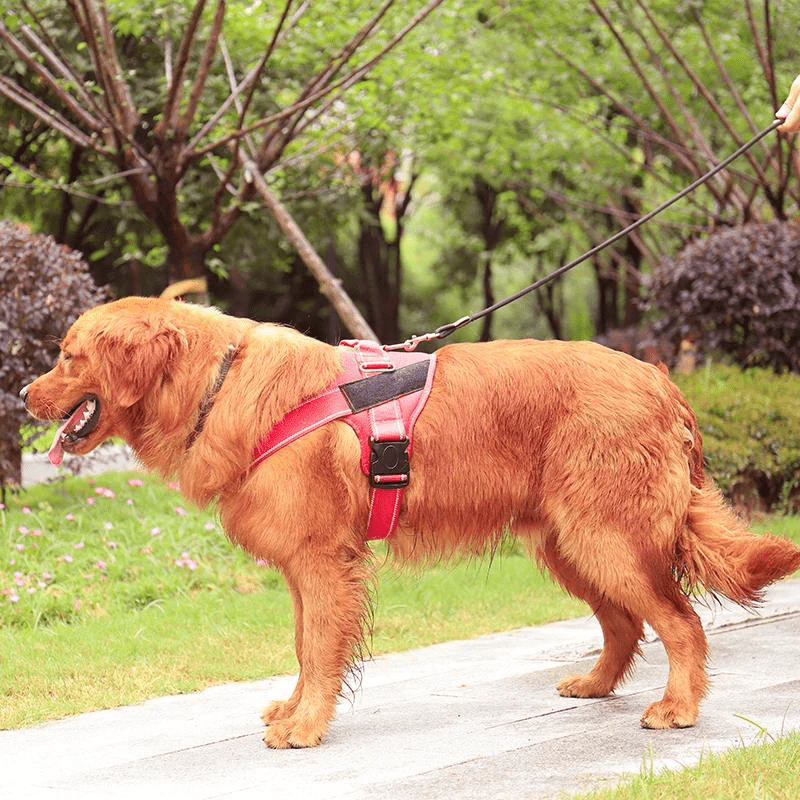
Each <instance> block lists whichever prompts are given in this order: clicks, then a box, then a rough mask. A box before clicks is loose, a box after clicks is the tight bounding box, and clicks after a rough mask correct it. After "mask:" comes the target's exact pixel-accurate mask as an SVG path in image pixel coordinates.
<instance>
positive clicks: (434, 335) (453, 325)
mask: <svg viewBox="0 0 800 800" xmlns="http://www.w3.org/2000/svg"><path fill="white" fill-rule="evenodd" d="M783 122H784V120H782V119H776V120H775V121H774V122H772V123H771V124H770V125H768V126H767V127H766V128H764V130H762V131H761V132H760V133H757V134H756V135H755V136H754V137H753V138H752V139H750V141H749V142H745V143H744V144H743V145H742V146H741V147H739V148H738V150H736V151H734V152H733V153H731V154H730V155H729V156H728V157H727V158H725V159H724V160H723V161H720V163H719V164H717V165H716V166H715V167H712V168H711V169H710V170H709V171H708V172H706V173H705V174H704V175H701V176H700V177H699V178H698V179H697V180H695V181H694V182H692V183H690V184H689V185H688V186H687V187H686V188H685V189H682V190H681V191H680V192H678V193H677V194H676V195H673V196H672V197H671V198H670V199H669V200H667V201H665V202H664V203H662V204H661V205H660V206H657V207H656V208H654V209H653V210H652V211H649V212H648V213H647V214H645V215H644V216H643V217H639V219H637V220H636V221H635V222H632V223H631V224H630V225H628V226H627V227H625V228H623V229H622V230H621V231H618V232H617V233H615V234H614V235H613V236H610V237H609V238H608V239H606V240H605V241H604V242H601V243H600V244H598V245H596V246H595V247H593V248H592V249H591V250H587V251H586V252H585V253H584V254H583V255H582V256H578V258H576V259H574V260H572V261H570V262H569V263H568V264H564V265H563V266H561V267H559V268H558V269H556V270H554V271H553V272H551V273H550V274H549V275H546V276H545V277H544V278H540V279H539V280H538V281H536V282H534V283H532V284H530V285H529V286H526V287H525V288H524V289H520V291H518V292H515V293H514V294H511V295H509V296H508V297H505V298H503V299H502V300H498V301H497V302H496V303H494V304H493V305H491V306H489V307H488V308H484V309H482V310H481V311H476V312H475V313H474V314H468V315H467V316H465V317H461V318H460V319H457V320H455V321H454V322H449V323H447V324H446V325H441V326H439V327H438V328H436V330H435V331H432V332H431V333H424V334H422V335H420V336H412V337H411V338H410V339H406V340H405V342H402V343H400V344H388V345H383V349H384V350H406V351H411V350H415V349H416V347H417V345H418V344H421V343H422V342H431V341H434V340H436V339H444V338H446V337H447V336H450V334H451V333H454V332H455V331H457V330H458V329H459V328H463V327H464V326H465V325H469V324H470V323H471V322H475V321H476V320H479V319H482V318H483V317H486V316H488V315H489V314H491V313H493V312H494V311H497V310H498V309H500V308H503V307H504V306H507V305H509V303H513V302H514V301H515V300H519V299H520V298H522V297H525V295H527V294H530V293H531V292H534V291H536V290H537V289H540V288H541V287H542V286H545V285H546V284H548V283H550V282H551V281H554V280H555V279H556V278H560V277H561V276H562V275H563V274H564V273H565V272H569V270H571V269H572V268H573V267H577V266H578V264H582V263H583V262H584V261H586V260H588V259H590V258H591V257H592V256H594V255H596V254H597V253H599V252H600V251H601V250H605V248H606V247H608V246H609V245H612V244H614V242H616V241H618V240H619V239H621V238H622V237H623V236H627V235H628V234H629V233H632V232H633V231H635V230H636V229H637V228H639V227H641V226H642V225H644V224H645V223H646V222H649V221H650V220H651V219H653V217H656V216H658V215H659V214H660V213H661V212H662V211H666V210H667V209H668V208H669V207H670V206H671V205H673V204H674V203H677V202H678V200H682V199H683V198H684V197H686V195H688V194H691V192H693V191H694V190H695V189H697V188H698V187H699V186H702V185H703V184H704V183H707V182H708V181H709V180H711V178H713V177H714V176H715V175H717V174H718V173H720V172H722V170H723V169H725V167H727V166H728V165H729V164H730V163H731V162H733V161H735V160H736V159H737V158H739V156H741V155H742V154H743V153H746V152H747V151H748V150H749V149H750V148H751V147H753V145H755V144H758V142H760V141H761V140H762V139H763V138H765V137H766V136H768V135H769V134H770V133H772V131H774V130H775V129H776V128H777V127H778V126H779V125H782V124H783Z"/></svg>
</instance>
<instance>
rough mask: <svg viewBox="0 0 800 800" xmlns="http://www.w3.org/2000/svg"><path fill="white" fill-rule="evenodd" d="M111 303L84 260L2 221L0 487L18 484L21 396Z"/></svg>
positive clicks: (49, 239) (52, 241)
mask: <svg viewBox="0 0 800 800" xmlns="http://www.w3.org/2000/svg"><path fill="white" fill-rule="evenodd" d="M105 299H107V293H106V291H105V290H101V289H98V288H97V287H96V286H95V284H94V281H93V280H92V277H91V275H90V274H89V268H88V267H87V265H86V263H85V262H84V261H83V260H82V259H81V257H80V254H79V253H77V252H75V251H74V250H70V248H68V247H65V246H64V245H60V244H58V243H57V242H56V240H55V239H53V238H52V237H51V236H42V235H38V234H33V233H31V232H30V231H29V230H28V229H27V228H25V227H24V226H22V225H18V224H16V223H13V222H8V221H0V354H2V355H0V359H2V360H0V486H2V488H3V490H5V487H6V486H7V485H11V486H16V485H18V484H19V482H20V468H21V463H22V456H21V442H20V427H21V425H22V424H23V422H25V421H26V419H27V415H26V413H25V409H24V406H23V404H22V401H21V400H20V398H19V390H20V389H21V388H22V387H23V386H24V385H25V384H27V383H30V381H32V380H33V379H34V378H35V377H36V376H37V375H40V374H41V373H43V372H46V371H47V370H49V369H50V368H51V367H52V366H53V362H54V361H55V359H56V357H57V355H58V343H59V342H60V341H61V339H62V338H63V336H64V334H65V333H66V331H67V328H69V326H70V325H71V324H72V323H73V322H74V321H75V320H76V319H77V318H78V316H79V315H80V314H81V313H82V312H83V311H85V310H86V309H87V308H90V307H91V306H94V305H97V304H98V303H100V302H102V301H103V300H105Z"/></svg>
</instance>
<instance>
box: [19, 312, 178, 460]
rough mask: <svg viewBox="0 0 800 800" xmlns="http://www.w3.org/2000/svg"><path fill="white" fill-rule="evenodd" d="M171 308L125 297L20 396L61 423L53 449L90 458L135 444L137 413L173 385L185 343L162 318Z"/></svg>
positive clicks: (95, 317)
mask: <svg viewBox="0 0 800 800" xmlns="http://www.w3.org/2000/svg"><path fill="white" fill-rule="evenodd" d="M165 303H170V304H173V305H174V304H175V301H153V300H149V299H145V298H125V299H124V300H118V301H116V302H114V303H108V304H106V305H103V306H98V307H97V308H93V309H91V310H89V311H87V312H86V313H84V314H83V315H81V316H80V317H79V318H78V319H77V320H76V322H75V323H74V324H73V325H72V327H71V328H70V329H69V331H67V334H66V336H65V337H64V340H63V342H62V343H61V353H60V356H59V359H58V362H57V363H56V365H55V367H53V369H52V370H50V372H48V373H46V374H44V375H42V376H41V377H39V378H37V379H36V380H35V381H33V383H31V384H29V385H28V386H26V387H25V388H24V389H23V390H22V391H21V392H20V395H21V397H22V399H23V400H24V402H25V406H26V408H27V409H28V411H29V413H30V414H31V415H32V416H34V417H36V418H38V419H42V420H60V421H61V422H62V424H61V426H60V427H59V429H58V432H57V434H56V436H55V439H54V441H53V445H52V447H51V449H50V460H51V461H52V462H53V463H54V464H58V463H60V462H61V459H62V457H63V453H64V451H67V452H70V453H76V454H83V453H88V452H89V451H90V450H92V449H94V448H95V447H96V446H97V445H98V444H100V443H101V442H103V441H105V440H106V439H108V438H110V437H112V436H122V437H123V438H126V439H128V438H129V432H130V431H129V428H130V421H131V417H132V409H133V408H134V407H135V406H136V405H137V403H139V402H140V401H141V400H142V398H143V397H145V395H147V394H148V393H149V392H150V391H151V390H153V389H154V387H155V386H156V385H157V384H160V383H163V382H164V381H167V380H169V376H170V373H171V371H172V368H173V365H174V364H175V363H176V361H177V360H178V359H179V358H180V356H181V354H182V353H183V352H184V351H185V350H186V336H185V334H184V333H183V331H181V330H180V329H179V328H177V327H175V325H173V324H172V323H171V322H170V321H169V319H167V315H165V314H164V313H163V310H164V309H163V308H162V306H163V305H164V304H165Z"/></svg>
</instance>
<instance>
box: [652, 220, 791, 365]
mask: <svg viewBox="0 0 800 800" xmlns="http://www.w3.org/2000/svg"><path fill="white" fill-rule="evenodd" d="M651 304H652V306H653V307H654V308H655V309H658V310H659V311H660V312H661V317H660V318H659V319H658V320H656V322H655V325H654V335H655V337H656V338H665V339H668V340H669V341H670V342H671V344H672V347H673V348H674V351H675V352H677V351H678V348H679V347H680V346H681V344H682V343H684V342H691V344H692V345H693V346H694V347H695V348H696V350H697V352H698V354H699V355H700V356H701V357H702V356H703V355H705V356H706V357H708V356H709V355H711V354H712V353H715V352H717V353H724V354H725V355H726V356H727V358H729V359H731V360H732V361H733V362H734V363H736V364H738V365H739V366H742V367H756V366H759V367H769V368H770V369H773V370H775V371H777V372H782V371H785V370H791V371H793V372H800V225H798V224H796V223H794V222H779V221H774V222H768V223H765V224H755V223H754V224H750V225H741V226H737V227H735V228H728V229H725V230H721V231H718V232H716V233H713V234H711V235H710V236H709V237H708V238H706V239H703V240H701V241H698V242H695V243H693V244H690V245H688V246H687V247H686V248H684V249H683V250H682V251H681V253H680V254H679V255H678V256H677V258H675V259H672V260H668V261H665V262H664V263H663V264H661V265H660V266H659V268H658V269H657V270H656V274H655V275H654V280H653V286H652V293H651Z"/></svg>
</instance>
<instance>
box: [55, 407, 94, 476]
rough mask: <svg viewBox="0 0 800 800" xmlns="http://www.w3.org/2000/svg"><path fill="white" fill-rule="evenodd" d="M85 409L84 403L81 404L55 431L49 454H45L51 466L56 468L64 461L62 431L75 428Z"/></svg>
mask: <svg viewBox="0 0 800 800" xmlns="http://www.w3.org/2000/svg"><path fill="white" fill-rule="evenodd" d="M85 408H86V403H81V404H80V405H79V406H78V407H77V408H76V409H75V411H74V412H73V414H72V416H70V418H69V419H68V420H67V421H66V422H65V423H64V424H63V425H62V426H61V427H59V429H58V430H57V431H56V435H55V438H54V439H53V444H51V445H50V452H49V453H48V454H47V457H48V458H49V459H50V463H51V464H55V465H56V466H58V465H59V464H60V463H61V462H62V460H63V459H64V444H63V439H62V434H63V433H64V431H65V430H66V429H67V428H69V427H70V426H73V427H74V426H75V425H77V423H78V420H79V419H80V418H81V415H82V414H83V412H84V410H85Z"/></svg>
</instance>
